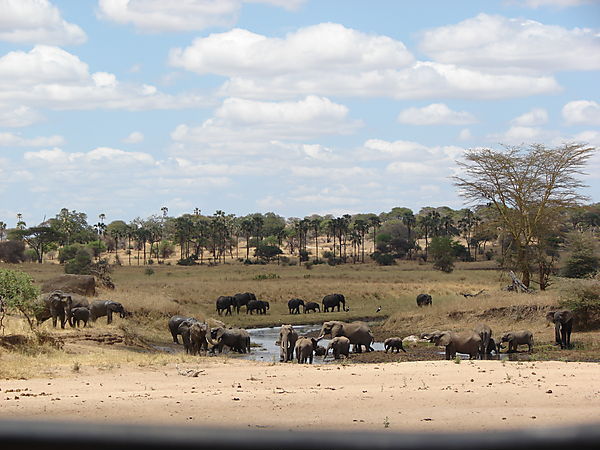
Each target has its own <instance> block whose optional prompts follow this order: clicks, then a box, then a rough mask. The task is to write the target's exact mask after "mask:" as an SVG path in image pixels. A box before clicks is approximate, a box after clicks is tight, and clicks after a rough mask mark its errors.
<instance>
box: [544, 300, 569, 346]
mask: <svg viewBox="0 0 600 450" xmlns="http://www.w3.org/2000/svg"><path fill="white" fill-rule="evenodd" d="M546 320H547V321H548V322H553V323H554V339H555V340H556V343H557V344H558V345H560V348H562V349H564V348H570V347H571V330H572V329H573V312H572V311H569V310H568V309H564V310H562V311H549V312H548V313H547V314H546Z"/></svg>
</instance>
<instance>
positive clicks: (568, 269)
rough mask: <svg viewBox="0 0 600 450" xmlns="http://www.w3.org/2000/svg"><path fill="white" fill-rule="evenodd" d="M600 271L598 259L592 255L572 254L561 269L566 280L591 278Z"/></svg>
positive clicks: (599, 259) (599, 260)
mask: <svg viewBox="0 0 600 450" xmlns="http://www.w3.org/2000/svg"><path fill="white" fill-rule="evenodd" d="M598 270H600V258H598V257H597V256H593V255H584V254H573V255H572V256H571V257H570V258H569V259H568V260H567V262H566V264H565V267H564V268H563V276H565V277H567V278H591V277H594V276H595V275H596V274H597V273H598Z"/></svg>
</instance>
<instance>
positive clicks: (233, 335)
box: [211, 327, 250, 353]
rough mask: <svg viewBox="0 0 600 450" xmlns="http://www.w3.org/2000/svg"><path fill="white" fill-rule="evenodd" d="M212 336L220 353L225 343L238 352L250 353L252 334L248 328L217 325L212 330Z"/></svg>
mask: <svg viewBox="0 0 600 450" xmlns="http://www.w3.org/2000/svg"><path fill="white" fill-rule="evenodd" d="M211 337H212V339H213V340H214V341H215V342H214V345H215V348H216V349H217V350H218V351H219V353H221V352H222V351H223V346H225V345H226V346H227V347H229V348H230V349H231V350H233V351H236V352H238V353H250V334H249V333H248V332H247V331H246V330H243V329H241V328H224V327H217V328H213V329H212V330H211Z"/></svg>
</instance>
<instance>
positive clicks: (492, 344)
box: [485, 338, 500, 355]
mask: <svg viewBox="0 0 600 450" xmlns="http://www.w3.org/2000/svg"><path fill="white" fill-rule="evenodd" d="M499 345H500V343H497V344H496V341H495V340H494V338H490V342H488V346H487V347H486V349H485V354H486V355H491V354H492V352H496V354H499V353H500V348H499Z"/></svg>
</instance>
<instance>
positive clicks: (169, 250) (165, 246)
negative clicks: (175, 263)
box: [158, 241, 175, 259]
mask: <svg viewBox="0 0 600 450" xmlns="http://www.w3.org/2000/svg"><path fill="white" fill-rule="evenodd" d="M174 253H175V247H174V246H173V244H171V243H170V242H169V241H160V243H159V244H158V254H159V255H160V257H161V258H162V259H167V258H170V257H171V256H173V254H174Z"/></svg>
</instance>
